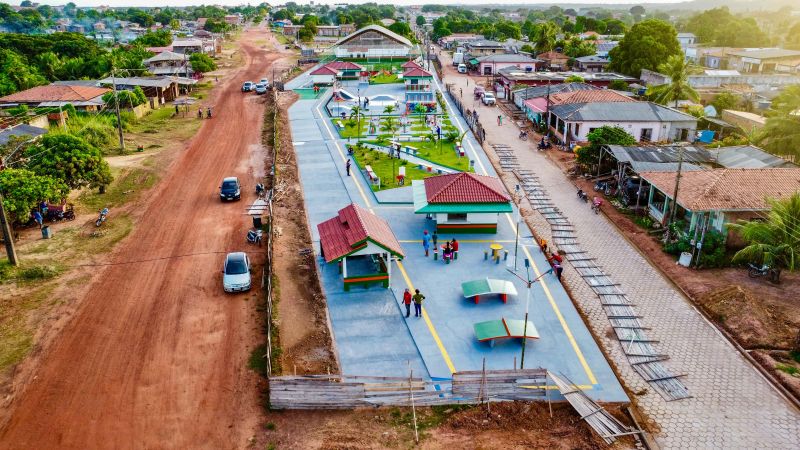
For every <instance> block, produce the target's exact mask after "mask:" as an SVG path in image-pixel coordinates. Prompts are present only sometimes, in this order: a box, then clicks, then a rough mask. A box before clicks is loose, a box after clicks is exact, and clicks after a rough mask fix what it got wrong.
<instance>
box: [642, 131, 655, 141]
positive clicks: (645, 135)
mask: <svg viewBox="0 0 800 450" xmlns="http://www.w3.org/2000/svg"><path fill="white" fill-rule="evenodd" d="M652 139H653V129H652V128H642V131H641V133H640V134H639V140H640V141H641V142H649V141H651V140H652Z"/></svg>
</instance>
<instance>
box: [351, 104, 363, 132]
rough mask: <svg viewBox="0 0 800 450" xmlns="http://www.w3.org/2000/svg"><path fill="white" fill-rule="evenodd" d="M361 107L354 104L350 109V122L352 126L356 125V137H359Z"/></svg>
mask: <svg viewBox="0 0 800 450" xmlns="http://www.w3.org/2000/svg"><path fill="white" fill-rule="evenodd" d="M361 115H362V112H361V107H360V106H358V105H356V106H353V108H352V109H351V110H350V124H351V125H352V126H354V127H358V128H357V131H356V133H358V139H361Z"/></svg>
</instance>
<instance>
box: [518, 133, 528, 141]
mask: <svg viewBox="0 0 800 450" xmlns="http://www.w3.org/2000/svg"><path fill="white" fill-rule="evenodd" d="M519 138H520V139H521V140H523V141H527V140H528V132H527V131H520V132H519Z"/></svg>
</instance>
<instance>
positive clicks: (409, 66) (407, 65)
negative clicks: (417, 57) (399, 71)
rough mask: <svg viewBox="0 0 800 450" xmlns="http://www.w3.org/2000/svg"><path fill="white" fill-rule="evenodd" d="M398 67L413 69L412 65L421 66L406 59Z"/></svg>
mask: <svg viewBox="0 0 800 450" xmlns="http://www.w3.org/2000/svg"><path fill="white" fill-rule="evenodd" d="M400 67H402V68H403V69H413V68H414V67H417V68H421V66H420V65H419V64H417V63H415V62H414V61H410V60H409V61H406V62H404V63H403V64H402V65H401V66H400Z"/></svg>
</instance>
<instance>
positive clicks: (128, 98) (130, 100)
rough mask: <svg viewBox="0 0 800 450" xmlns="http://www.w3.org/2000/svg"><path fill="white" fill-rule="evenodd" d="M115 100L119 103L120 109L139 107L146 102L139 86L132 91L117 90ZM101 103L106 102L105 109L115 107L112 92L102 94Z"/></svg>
mask: <svg viewBox="0 0 800 450" xmlns="http://www.w3.org/2000/svg"><path fill="white" fill-rule="evenodd" d="M116 100H118V101H119V107H120V108H133V107H136V106H139V105H141V104H143V103H144V102H146V101H147V97H146V96H145V95H144V91H143V90H142V88H140V87H139V86H136V87H134V88H133V90H130V91H128V90H117V95H116ZM103 101H104V102H106V107H107V108H114V107H115V103H114V101H115V97H114V92H113V91H112V92H106V93H105V94H103Z"/></svg>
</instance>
